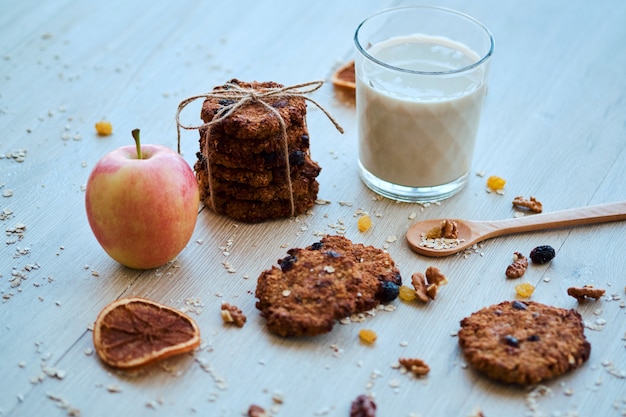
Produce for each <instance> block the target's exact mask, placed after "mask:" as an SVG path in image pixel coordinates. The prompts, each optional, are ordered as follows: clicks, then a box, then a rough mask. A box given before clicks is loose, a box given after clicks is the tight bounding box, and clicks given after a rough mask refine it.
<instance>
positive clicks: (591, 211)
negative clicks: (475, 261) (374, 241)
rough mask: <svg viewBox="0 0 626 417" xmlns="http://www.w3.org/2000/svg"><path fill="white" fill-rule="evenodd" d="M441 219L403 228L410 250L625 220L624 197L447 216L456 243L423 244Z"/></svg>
mask: <svg viewBox="0 0 626 417" xmlns="http://www.w3.org/2000/svg"><path fill="white" fill-rule="evenodd" d="M442 220H443V219H433V220H424V221H421V222H417V223H415V224H413V225H411V227H409V230H408V231H407V232H406V239H407V241H408V242H409V246H410V247H411V249H412V250H413V251H414V252H416V253H419V254H420V255H425V256H434V257H439V256H448V255H452V254H454V253H457V252H461V251H463V250H465V249H467V248H470V247H471V246H472V245H474V244H475V243H478V242H481V241H483V240H485V239H489V238H492V237H496V236H503V235H507V234H512V233H521V232H531V231H534V230H544V229H552V228H558V227H571V226H581V225H585V224H594V223H604V222H613V221H618V220H626V201H624V202H620V203H608V204H600V205H597V206H589V207H581V208H575V209H569V210H562V211H555V212H552V213H543V214H535V215H532V216H524V217H518V218H513V219H505V220H496V221H470V220H460V219H447V220H452V221H454V222H456V224H457V238H458V240H459V243H458V244H456V245H450V247H447V248H444V249H436V248H429V247H426V246H423V245H422V234H426V233H427V232H428V231H429V230H431V229H432V228H434V227H439V226H440V225H441V222H442Z"/></svg>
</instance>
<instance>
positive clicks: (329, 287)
mask: <svg viewBox="0 0 626 417" xmlns="http://www.w3.org/2000/svg"><path fill="white" fill-rule="evenodd" d="M287 254H288V256H286V257H285V258H283V259H280V260H279V261H278V264H279V267H277V266H273V267H272V268H271V269H269V270H266V271H264V272H263V273H261V276H260V277H259V279H258V282H257V288H256V297H257V299H258V302H257V303H256V307H257V308H258V309H259V310H261V315H262V316H263V317H265V318H266V319H267V325H268V329H269V330H270V331H271V332H273V333H276V334H278V335H281V336H313V335H317V334H321V333H326V332H329V331H330V330H331V329H332V327H333V324H334V323H335V321H337V320H339V319H342V318H345V317H348V316H350V315H352V314H355V313H361V312H365V311H367V310H370V309H372V308H374V307H376V306H377V305H379V304H380V303H382V302H389V301H392V300H393V299H395V298H396V297H397V296H398V292H399V286H400V285H401V284H402V279H401V277H400V273H399V271H398V269H397V268H396V267H395V263H394V261H393V260H392V259H391V257H390V256H389V255H388V254H387V253H385V252H383V251H382V250H379V249H376V248H374V247H373V246H364V245H362V244H353V243H352V242H351V241H350V240H349V239H347V238H345V237H343V236H326V237H325V238H324V239H322V241H321V242H317V243H314V244H313V245H310V246H309V247H307V248H304V249H302V248H294V249H290V250H288V251H287Z"/></svg>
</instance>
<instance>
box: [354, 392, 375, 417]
mask: <svg viewBox="0 0 626 417" xmlns="http://www.w3.org/2000/svg"><path fill="white" fill-rule="evenodd" d="M350 417H376V403H375V402H374V399H372V397H370V396H369V395H359V396H358V397H356V399H355V400H354V401H352V404H351V405H350Z"/></svg>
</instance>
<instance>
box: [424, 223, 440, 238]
mask: <svg viewBox="0 0 626 417" xmlns="http://www.w3.org/2000/svg"><path fill="white" fill-rule="evenodd" d="M440 237H441V227H439V226H435V227H433V228H432V229H430V230H429V231H428V232H426V239H439V238H440Z"/></svg>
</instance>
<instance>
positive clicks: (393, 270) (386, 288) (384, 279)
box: [308, 235, 402, 309]
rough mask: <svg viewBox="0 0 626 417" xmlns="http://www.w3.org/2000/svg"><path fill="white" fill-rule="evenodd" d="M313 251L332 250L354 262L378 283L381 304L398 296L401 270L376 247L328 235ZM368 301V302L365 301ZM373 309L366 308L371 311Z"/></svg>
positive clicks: (314, 246) (315, 245) (313, 245)
mask: <svg viewBox="0 0 626 417" xmlns="http://www.w3.org/2000/svg"><path fill="white" fill-rule="evenodd" d="M308 249H311V250H332V251H335V252H339V253H341V254H344V255H346V256H348V257H350V258H351V259H352V260H354V261H355V262H356V263H357V265H358V267H359V269H360V270H361V273H362V274H363V275H365V276H367V277H369V278H374V279H375V281H374V280H372V282H378V288H377V290H376V299H377V300H378V301H379V302H383V303H384V302H389V301H392V300H394V299H395V298H396V297H397V296H398V292H399V287H400V286H401V285H402V276H401V275H400V270H399V269H398V268H397V267H396V264H395V262H394V261H393V259H392V258H391V256H389V254H388V253H387V252H385V251H383V250H382V249H378V248H375V247H374V246H365V245H363V244H361V243H356V244H355V243H352V242H351V241H350V240H349V239H348V238H346V237H344V236H339V235H327V236H325V237H324V238H322V240H320V241H319V242H316V243H314V244H312V245H311V246H309V247H308ZM363 301H366V300H363ZM369 308H371V307H365V309H369Z"/></svg>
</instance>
